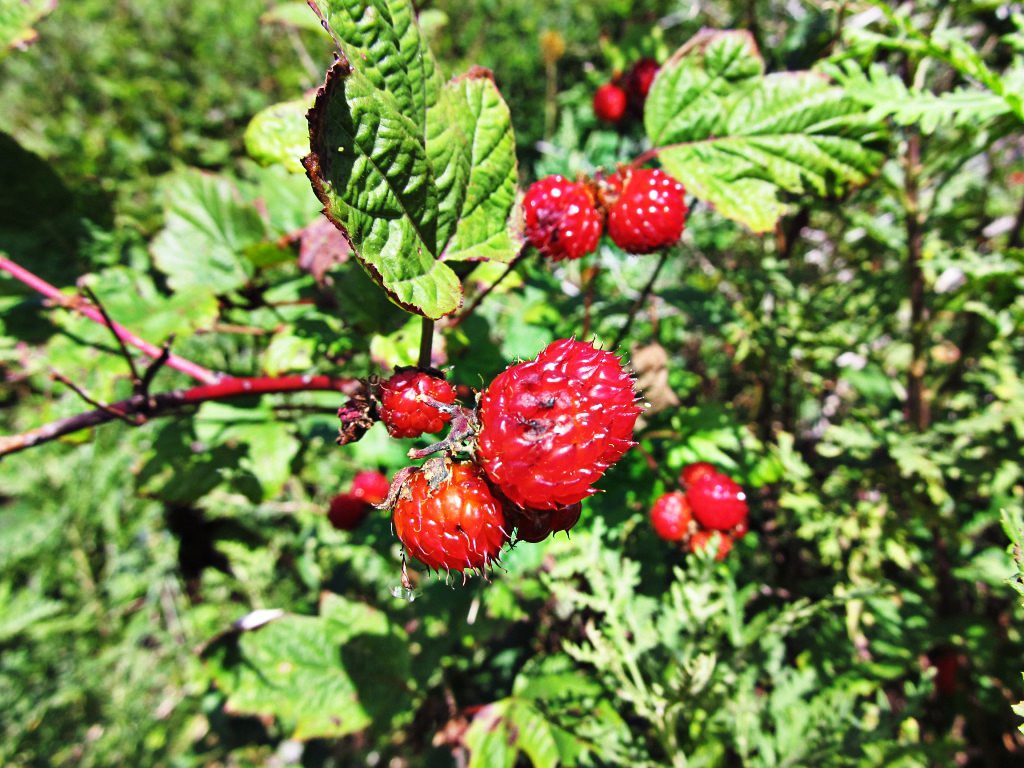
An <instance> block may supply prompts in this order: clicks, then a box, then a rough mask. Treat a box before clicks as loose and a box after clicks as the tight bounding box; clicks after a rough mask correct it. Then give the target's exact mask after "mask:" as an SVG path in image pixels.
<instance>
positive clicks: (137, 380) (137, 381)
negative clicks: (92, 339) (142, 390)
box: [80, 284, 142, 391]
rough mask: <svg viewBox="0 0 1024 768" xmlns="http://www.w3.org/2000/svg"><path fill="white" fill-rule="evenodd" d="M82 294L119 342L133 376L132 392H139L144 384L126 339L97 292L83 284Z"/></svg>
mask: <svg viewBox="0 0 1024 768" xmlns="http://www.w3.org/2000/svg"><path fill="white" fill-rule="evenodd" d="M80 287H81V289H82V292H83V293H84V294H85V295H86V296H88V297H89V301H91V302H92V305H93V306H94V307H96V310H97V311H98V312H99V313H100V317H102V318H103V324H104V325H106V326H107V328H108V329H109V330H110V332H111V333H112V334H114V338H115V339H116V340H117V345H118V346H119V347H120V348H121V355H122V356H123V357H124V359H125V360H126V361H128V370H129V371H131V374H132V390H133V391H138V388H139V386H140V385H141V384H142V379H141V377H140V376H139V370H138V368H136V367H135V358H133V357H132V353H131V352H129V351H128V345H127V344H125V343H124V339H123V338H121V334H119V333H118V332H117V330H116V329H115V328H114V321H113V320H111V319H110V315H109V314H107V308H106V307H104V306H103V303H102V302H101V301H100V300H99V297H98V296H97V295H96V293H95V291H93V289H92V288H90V287H89V286H88V285H84V284H82V285H81V286H80Z"/></svg>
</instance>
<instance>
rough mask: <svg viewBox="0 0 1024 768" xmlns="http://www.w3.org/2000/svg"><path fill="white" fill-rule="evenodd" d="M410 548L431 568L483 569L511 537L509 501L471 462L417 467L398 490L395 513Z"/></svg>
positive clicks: (397, 529)
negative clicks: (439, 469) (438, 469)
mask: <svg viewBox="0 0 1024 768" xmlns="http://www.w3.org/2000/svg"><path fill="white" fill-rule="evenodd" d="M392 519H393V521H394V524H395V533H396V534H397V535H398V538H399V539H400V540H401V542H402V544H404V545H405V549H406V551H407V552H408V553H409V554H410V555H412V556H413V557H415V558H416V559H417V560H419V561H421V562H422V563H424V564H425V565H426V566H427V567H429V568H434V569H436V570H440V569H441V568H444V569H445V570H451V571H463V570H466V569H472V568H483V567H485V566H486V565H488V564H489V563H490V562H491V561H493V560H494V559H496V558H497V556H498V553H499V552H500V551H501V548H502V546H504V544H505V543H506V542H507V541H508V534H507V533H506V532H505V531H506V528H507V523H506V521H505V512H504V505H503V504H502V502H501V500H500V499H498V498H497V497H496V496H495V495H494V494H493V493H492V492H491V489H490V486H488V484H487V480H486V479H485V478H484V477H483V474H482V473H481V472H480V470H479V468H478V467H477V466H476V465H475V464H471V463H458V464H448V465H447V467H446V469H445V470H444V471H443V472H442V473H441V474H439V475H438V474H434V472H432V471H431V470H426V469H424V470H421V471H418V472H415V473H414V474H413V475H412V476H411V477H410V478H409V480H408V481H407V482H406V484H405V486H404V487H403V488H402V490H401V492H400V493H399V495H398V500H397V501H396V502H395V509H394V513H393V517H392Z"/></svg>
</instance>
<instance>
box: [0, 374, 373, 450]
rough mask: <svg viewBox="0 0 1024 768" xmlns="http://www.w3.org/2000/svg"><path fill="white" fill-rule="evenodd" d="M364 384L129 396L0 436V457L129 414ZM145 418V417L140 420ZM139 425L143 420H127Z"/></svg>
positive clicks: (269, 382)
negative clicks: (253, 396)
mask: <svg viewBox="0 0 1024 768" xmlns="http://www.w3.org/2000/svg"><path fill="white" fill-rule="evenodd" d="M362 387H363V384H362V382H360V381H359V380H358V379H336V378H333V377H331V376H303V375H299V376H277V377H273V376H267V377H256V378H245V379H243V378H238V379H234V378H230V379H224V380H222V381H220V382H218V383H216V384H203V385H201V386H198V387H192V388H191V389H179V390H175V391H173V392H163V393H160V394H157V395H152V396H150V397H143V396H141V395H132V397H130V398H128V399H127V400H120V401H118V402H116V403H110V404H109V405H105V406H103V407H99V408H97V409H96V410H93V411H87V412H85V413H80V414H77V415H75V416H69V417H68V418H65V419H60V420H58V421H54V422H51V423H49V424H45V425H43V426H41V427H36V428H35V429H32V430H29V431H28V432H22V433H21V434H17V435H7V436H0V457H3V456H6V455H8V454H12V453H17V452H18V451H23V450H25V449H27V448H32V447H33V446H36V445H40V444H42V443H47V442H50V441H51V440H56V439H57V438H59V437H63V436H64V435H70V434H72V433H74V432H79V431H81V430H83V429H88V428H89V427H95V426H98V425H100V424H106V423H107V422H110V421H114V420H115V419H118V418H122V417H125V418H130V417H132V416H144V417H147V418H148V417H153V416H166V415H169V414H172V413H176V412H178V411H181V410H182V409H184V408H186V407H189V406H194V405H197V404H200V403H203V402H207V401H210V400H230V399H231V398H235V397H241V396H245V395H268V394H283V393H288V392H314V391H316V392H340V393H342V394H345V395H348V396H352V395H354V394H355V393H357V392H359V391H360V390H361V389H362ZM143 421H145V419H143ZM128 423H129V424H132V425H133V426H138V425H139V424H141V423H142V422H135V421H129V422H128Z"/></svg>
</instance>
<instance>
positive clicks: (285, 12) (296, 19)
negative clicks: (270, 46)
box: [260, 0, 324, 33]
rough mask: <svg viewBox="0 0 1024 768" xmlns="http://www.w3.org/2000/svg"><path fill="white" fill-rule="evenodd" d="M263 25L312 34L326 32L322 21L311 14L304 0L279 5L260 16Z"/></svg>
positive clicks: (293, 0) (294, 0)
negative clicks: (275, 25) (301, 30)
mask: <svg viewBox="0 0 1024 768" xmlns="http://www.w3.org/2000/svg"><path fill="white" fill-rule="evenodd" d="M260 22H261V23H263V24H281V25H283V26H285V27H293V28H295V29H305V30H309V31H310V32H321V33H322V32H324V28H323V26H321V24H320V20H319V19H317V17H316V16H315V15H313V14H312V13H310V12H309V4H308V3H306V2H304V0H291V2H284V3H278V4H277V5H275V6H274V7H273V8H271V9H270V10H269V11H267V12H266V13H264V14H263V15H262V16H260Z"/></svg>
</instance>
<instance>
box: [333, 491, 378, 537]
mask: <svg viewBox="0 0 1024 768" xmlns="http://www.w3.org/2000/svg"><path fill="white" fill-rule="evenodd" d="M369 512H370V505H369V504H368V503H367V502H366V500H365V499H363V498H361V497H359V496H357V495H355V494H354V493H339V494H338V495H337V496H335V497H334V498H332V499H331V504H330V507H329V508H328V509H327V519H328V520H330V521H331V525H333V526H334V527H335V528H337V529H338V530H339V531H351V530H353V529H354V528H355V527H356V526H357V525H359V524H360V523H361V522H363V518H365V517H366V516H367V515H368V514H369Z"/></svg>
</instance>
